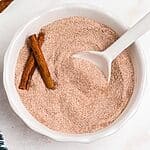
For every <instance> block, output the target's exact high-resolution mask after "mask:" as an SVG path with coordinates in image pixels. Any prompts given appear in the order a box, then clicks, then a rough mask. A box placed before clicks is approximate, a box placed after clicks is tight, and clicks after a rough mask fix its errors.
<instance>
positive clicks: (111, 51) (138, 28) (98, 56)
mask: <svg viewBox="0 0 150 150" xmlns="http://www.w3.org/2000/svg"><path fill="white" fill-rule="evenodd" d="M148 30H150V13H148V14H147V15H146V16H144V17H143V18H142V19H141V20H140V21H139V22H138V23H136V24H135V25H134V26H133V27H132V28H130V29H129V30H128V31H127V32H125V33H124V34H123V35H122V36H121V37H120V38H119V39H118V40H117V41H115V42H114V43H113V44H112V45H111V46H110V47H108V48H107V49H106V50H105V51H103V52H98V51H84V52H78V53H76V54H74V55H73V57H75V58H81V59H85V60H87V61H90V62H91V63H93V64H95V65H97V66H98V67H99V68H100V69H101V71H102V72H103V73H104V75H105V76H106V77H107V79H108V81H109V80H110V77H111V63H112V61H113V60H114V59H115V58H116V57H117V56H118V55H119V54H120V53H121V52H122V51H123V50H124V49H126V48H127V47H128V46H130V45H131V44H132V43H133V42H135V41H136V40H137V39H138V38H139V37H140V36H142V35H143V34H144V33H145V32H147V31H148Z"/></svg>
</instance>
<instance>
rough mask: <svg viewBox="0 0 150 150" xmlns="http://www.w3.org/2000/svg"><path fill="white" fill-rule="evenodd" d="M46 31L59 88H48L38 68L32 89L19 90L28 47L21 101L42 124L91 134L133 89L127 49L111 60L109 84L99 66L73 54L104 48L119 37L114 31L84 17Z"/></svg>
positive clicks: (108, 120)
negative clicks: (74, 57) (75, 57)
mask: <svg viewBox="0 0 150 150" xmlns="http://www.w3.org/2000/svg"><path fill="white" fill-rule="evenodd" d="M43 30H44V31H45V33H46V37H45V42H44V44H43V46H42V50H43V53H44V56H45V58H46V61H47V63H48V67H49V70H50V72H51V73H52V76H53V78H54V80H55V81H56V82H57V83H58V86H57V89H56V90H48V89H46V87H45V85H44V83H43V81H42V79H41V76H40V74H39V72H38V71H37V70H36V71H35V73H34V75H33V78H32V83H31V87H30V89H29V91H25V90H19V89H18V85H19V82H20V78H21V74H22V71H23V67H24V65H25V62H26V60H27V57H28V55H29V53H28V50H27V48H26V45H25V46H24V48H22V49H21V51H20V55H19V58H18V62H17V66H16V76H15V83H16V88H17V90H18V93H19V95H20V97H21V99H22V102H23V104H24V105H25V107H26V108H27V109H28V111H29V112H30V113H31V114H32V115H33V116H34V117H35V118H36V119H37V120H38V121H39V122H41V123H43V124H44V125H46V126H47V127H49V128H50V129H53V130H56V131H61V132H65V133H87V132H88V133H89V132H94V131H97V130H100V129H102V128H105V127H107V126H108V125H109V124H111V123H112V122H113V121H114V120H115V119H116V118H117V117H118V116H119V115H120V114H121V112H122V111H123V110H124V108H125V107H126V105H127V103H128V101H129V99H130V97H131V95H132V92H133V88H134V71H133V65H132V63H131V60H130V58H129V55H128V51H127V50H126V51H124V52H123V53H122V54H121V55H120V56H119V57H117V59H116V60H115V61H114V62H113V65H112V77H111V81H110V83H109V84H108V83H107V82H106V79H105V77H104V76H103V74H102V73H101V72H100V70H99V69H98V68H97V67H96V66H94V65H92V64H90V63H89V62H86V61H83V60H80V59H73V58H71V55H72V54H73V53H74V52H77V51H84V50H91V49H95V50H104V49H105V48H107V47H108V46H109V45H110V44H111V43H113V42H114V41H115V40H116V39H117V34H116V32H115V31H113V30H112V29H110V28H109V27H107V26H106V25H103V24H101V23H98V22H95V21H93V20H91V19H88V18H83V17H70V18H66V19H62V20H58V21H55V22H53V23H51V24H49V25H47V26H46V27H43Z"/></svg>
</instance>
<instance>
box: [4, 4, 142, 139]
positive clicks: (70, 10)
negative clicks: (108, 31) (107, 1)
mask: <svg viewBox="0 0 150 150" xmlns="http://www.w3.org/2000/svg"><path fill="white" fill-rule="evenodd" d="M70 16H84V17H88V18H91V19H95V20H96V21H99V22H101V23H104V24H106V25H108V26H110V27H111V28H112V29H114V30H115V31H116V32H118V33H119V34H120V35H121V34H122V33H123V32H125V30H126V29H127V28H126V26H124V25H123V24H122V23H121V22H120V21H118V19H117V18H114V17H113V16H111V15H110V14H109V13H107V12H106V11H105V10H104V9H102V8H96V7H93V6H92V7H91V6H82V5H80V6H78V5H69V6H67V5H65V6H60V7H58V8H56V9H53V10H50V11H48V12H46V13H44V14H42V15H40V16H38V17H36V18H34V19H33V20H32V21H30V22H29V23H27V24H26V25H25V26H24V27H21V28H20V29H19V30H18V32H17V33H16V35H15V36H14V38H13V40H12V42H11V44H10V46H9V48H8V50H7V52H6V55H5V59H4V86H5V90H6V93H7V96H8V99H9V102H10V105H11V106H12V108H13V110H14V111H15V112H16V113H17V114H18V115H19V116H20V117H21V118H22V120H23V121H24V122H25V123H26V124H27V125H28V126H29V127H30V128H32V129H33V130H35V131H37V132H39V133H41V134H43V135H46V136H48V137H50V138H53V139H54V140H57V141H74V142H90V141H93V140H95V139H97V138H100V137H104V136H106V135H109V134H111V133H113V132H114V131H116V130H117V129H118V128H119V127H120V126H121V125H122V124H123V123H124V122H125V120H127V119H128V118H129V117H130V116H131V115H132V114H133V113H134V112H135V108H136V106H137V104H138V102H139V96H140V95H141V91H142V89H141V88H142V86H143V80H144V77H143V76H144V75H143V74H144V72H143V58H142V56H143V54H142V52H141V51H140V50H139V47H138V46H137V45H136V44H134V45H133V46H132V47H131V48H130V49H131V50H130V55H131V58H132V61H133V64H134V69H135V74H136V85H135V89H134V94H133V96H132V98H131V100H130V102H129V104H128V106H127V107H126V109H125V110H124V112H123V113H122V114H121V115H120V117H119V118H118V119H117V120H116V121H115V122H114V123H113V124H111V125H110V126H109V127H107V128H105V129H103V130H100V131H98V132H96V133H90V134H79V135H71V134H64V133H60V132H56V131H53V130H50V129H48V128H47V127H45V126H44V125H42V124H41V123H39V122H38V121H37V120H36V119H34V118H33V117H32V116H31V114H30V113H29V112H28V111H27V110H26V108H25V107H24V105H23V104H22V102H21V100H20V97H19V95H18V93H17V90H16V88H15V82H14V79H15V67H16V63H17V58H18V55H19V51H20V49H21V48H22V46H23V45H24V42H25V39H26V38H27V37H28V35H30V34H32V33H35V32H38V31H39V30H40V28H41V27H42V26H44V25H47V24H48V23H51V22H53V21H55V20H58V19H62V18H65V17H70Z"/></svg>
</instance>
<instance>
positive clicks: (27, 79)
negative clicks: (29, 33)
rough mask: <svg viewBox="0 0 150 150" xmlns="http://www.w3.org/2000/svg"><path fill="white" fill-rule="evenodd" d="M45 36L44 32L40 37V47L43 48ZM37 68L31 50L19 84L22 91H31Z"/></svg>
mask: <svg viewBox="0 0 150 150" xmlns="http://www.w3.org/2000/svg"><path fill="white" fill-rule="evenodd" d="M44 36H45V35H44V33H43V32H40V33H39V35H38V43H39V46H40V47H41V46H42V44H43V42H44ZM35 68H36V63H35V59H34V56H33V52H32V50H31V48H30V55H29V57H28V59H27V62H26V64H25V67H24V70H23V73H22V77H21V81H20V84H19V89H22V90H28V89H29V87H30V83H31V79H32V75H33V73H34V71H35Z"/></svg>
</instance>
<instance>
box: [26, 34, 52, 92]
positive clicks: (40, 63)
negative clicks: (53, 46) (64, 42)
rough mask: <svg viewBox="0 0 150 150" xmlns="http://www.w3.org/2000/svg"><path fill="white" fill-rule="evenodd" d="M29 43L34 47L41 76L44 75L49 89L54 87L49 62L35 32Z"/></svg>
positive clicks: (33, 50)
mask: <svg viewBox="0 0 150 150" xmlns="http://www.w3.org/2000/svg"><path fill="white" fill-rule="evenodd" d="M29 43H30V46H31V48H32V52H33V54H34V58H35V60H36V62H37V65H38V68H39V72H40V74H41V77H42V79H43V81H44V83H45V85H46V87H47V88H49V89H54V88H55V83H54V81H53V80H52V78H51V75H50V72H49V70H48V66H47V63H46V61H45V58H44V55H43V53H42V50H41V48H40V46H39V43H38V39H37V37H36V35H35V34H33V35H31V36H30V37H29Z"/></svg>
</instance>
